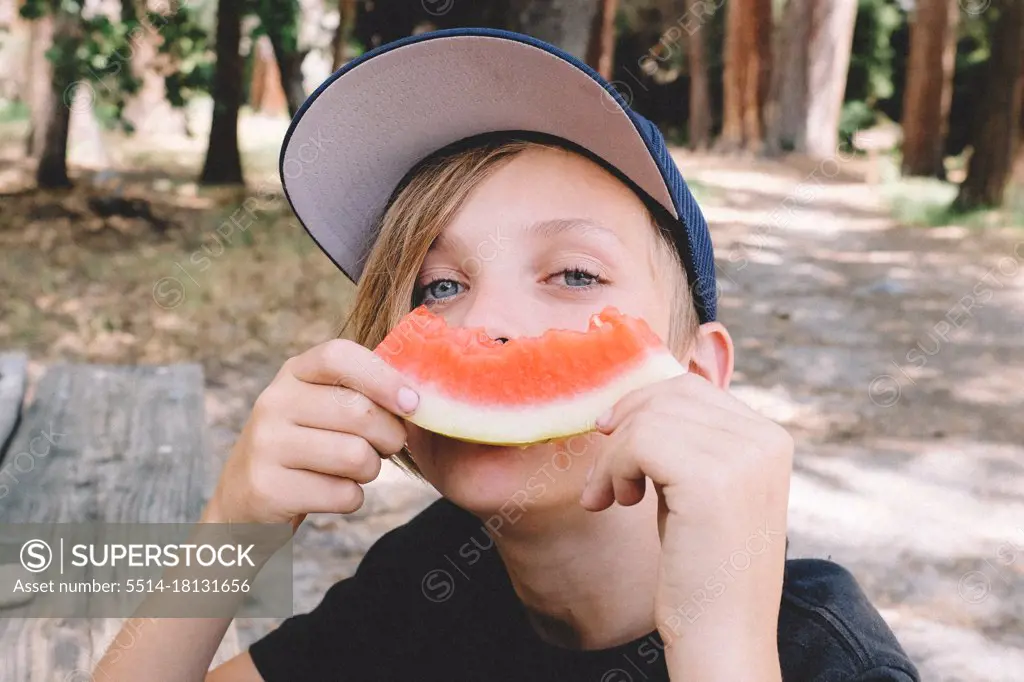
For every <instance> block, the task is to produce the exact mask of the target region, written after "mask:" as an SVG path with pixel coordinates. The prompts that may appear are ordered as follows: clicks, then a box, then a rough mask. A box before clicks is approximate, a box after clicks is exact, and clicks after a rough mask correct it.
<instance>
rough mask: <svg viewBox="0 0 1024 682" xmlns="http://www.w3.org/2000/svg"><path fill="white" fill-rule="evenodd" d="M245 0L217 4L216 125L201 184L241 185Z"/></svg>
mask: <svg viewBox="0 0 1024 682" xmlns="http://www.w3.org/2000/svg"><path fill="white" fill-rule="evenodd" d="M242 7H243V2H242V0H218V1H217V33H216V50H217V64H216V66H215V68H214V73H213V89H212V92H211V94H212V95H213V122H212V124H211V125H210V143H209V146H208V147H207V149H206V162H205V163H204V164H203V172H202V175H201V176H200V177H199V182H200V183H202V184H204V185H236V184H237V185H240V184H242V183H243V181H242V158H241V154H240V153H239V151H238V110H239V109H240V108H241V106H242V73H243V63H242V56H241V55H240V54H239V53H238V48H239V46H240V44H241V41H242Z"/></svg>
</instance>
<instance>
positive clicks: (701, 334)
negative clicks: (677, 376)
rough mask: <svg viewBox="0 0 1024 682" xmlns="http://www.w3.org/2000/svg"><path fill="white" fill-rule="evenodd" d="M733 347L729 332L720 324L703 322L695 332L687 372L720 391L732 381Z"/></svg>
mask: <svg viewBox="0 0 1024 682" xmlns="http://www.w3.org/2000/svg"><path fill="white" fill-rule="evenodd" d="M734 360H735V347H734V346H733V343H732V337H731V336H729V331H728V330H727V329H726V328H725V326H724V325H723V324H722V323H721V322H705V323H704V324H702V325H701V326H700V329H699V330H698V332H697V338H696V340H695V341H694V345H693V352H692V353H691V354H690V367H689V370H690V371H691V372H693V373H694V374H699V375H700V376H702V377H704V378H705V379H707V380H708V381H710V382H711V383H712V384H714V385H715V386H718V387H719V388H721V389H727V388H729V383H730V382H731V381H732V370H733V361H734Z"/></svg>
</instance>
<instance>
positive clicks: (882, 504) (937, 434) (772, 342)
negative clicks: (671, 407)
mask: <svg viewBox="0 0 1024 682" xmlns="http://www.w3.org/2000/svg"><path fill="white" fill-rule="evenodd" d="M679 160H680V163H681V165H682V167H683V170H684V173H685V174H687V176H688V177H692V178H696V180H697V185H698V186H699V187H700V188H701V189H703V190H704V193H705V194H708V195H710V196H711V197H712V199H713V201H710V202H707V206H706V213H707V214H708V219H709V222H710V223H711V225H712V230H713V234H714V239H715V245H716V250H717V254H718V265H719V277H718V279H719V283H720V286H721V293H722V303H721V319H722V321H723V322H724V323H725V324H726V325H727V327H728V328H729V329H730V331H731V333H732V334H733V336H734V337H735V339H736V342H737V348H738V358H737V377H736V384H735V391H736V393H737V394H739V395H740V396H741V397H743V398H744V399H746V400H747V401H748V402H750V403H751V404H753V405H755V406H756V407H758V408H759V409H760V410H761V411H762V412H764V413H765V414H767V415H769V416H772V417H773V418H775V419H777V420H778V421H780V422H781V423H783V424H785V425H786V426H787V428H789V430H790V431H791V432H792V433H794V435H795V436H796V437H797V443H798V446H797V447H798V452H797V458H796V462H795V467H794V478H793V487H792V494H791V511H790V530H791V535H790V537H791V541H792V545H791V548H790V555H791V556H818V557H831V558H832V559H834V560H836V561H839V562H840V563H842V564H843V565H845V566H847V567H849V568H850V569H851V570H852V571H853V572H854V574H855V575H856V576H857V578H858V580H859V581H860V582H861V584H862V585H863V586H864V587H865V589H866V590H867V591H868V592H869V594H870V595H871V597H872V598H873V599H874V600H875V602H876V603H877V604H878V605H879V607H880V608H881V609H882V610H883V613H884V615H885V616H886V618H887V619H888V620H889V622H890V623H891V624H892V626H893V628H894V629H895V630H896V632H897V634H898V635H899V636H900V638H901V640H902V641H903V642H904V644H905V645H906V647H907V649H908V650H909V652H910V653H911V655H912V657H913V658H914V659H915V661H917V662H918V663H919V664H920V666H921V668H922V673H923V676H924V679H930V680H1011V679H1016V675H1017V673H1015V672H1012V671H1019V670H1024V636H1022V634H1021V633H1024V602H1022V601H1021V599H1020V598H1019V595H1020V594H1021V590H1022V589H1024V420H1022V419H1021V418H1020V415H1021V413H1022V410H1024V393H1022V392H1021V389H1020V387H1021V386H1022V385H1024V231H1021V230H1020V229H999V228H992V229H984V230H980V229H975V230H968V229H965V228H961V227H957V226H948V227H942V228H909V227H904V226H900V225H895V224H893V223H892V221H891V220H890V218H889V212H888V207H887V206H884V205H883V204H882V202H881V200H880V198H879V194H880V193H879V192H878V190H877V189H876V188H872V187H869V186H867V185H864V184H862V183H860V182H857V181H846V182H831V183H821V184H819V183H816V182H815V181H814V180H813V179H809V177H808V175H807V174H806V173H801V172H794V171H793V169H787V170H785V171H782V172H779V173H770V172H769V173H766V172H765V169H764V167H763V166H761V167H760V168H758V169H757V170H750V169H748V168H745V167H743V165H742V164H734V165H733V167H731V168H723V163H722V161H721V160H719V159H703V158H700V157H692V156H680V158H679ZM751 188H756V189H751Z"/></svg>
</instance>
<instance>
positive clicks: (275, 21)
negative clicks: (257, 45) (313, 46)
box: [247, 0, 301, 52]
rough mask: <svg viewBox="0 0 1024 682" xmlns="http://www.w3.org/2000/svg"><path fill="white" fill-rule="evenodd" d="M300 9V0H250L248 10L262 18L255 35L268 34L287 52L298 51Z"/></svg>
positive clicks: (254, 32)
mask: <svg viewBox="0 0 1024 682" xmlns="http://www.w3.org/2000/svg"><path fill="white" fill-rule="evenodd" d="M300 9H301V8H300V7H299V2H298V0H248V7H247V11H248V12H251V13H253V14H255V15H256V16H257V17H259V19H260V25H259V27H258V28H256V29H255V30H254V31H253V34H252V35H253V37H254V38H256V37H258V36H260V35H262V34H266V35H268V36H270V39H271V40H272V41H273V42H274V43H276V44H278V45H280V46H281V47H282V48H283V49H284V50H285V51H286V52H295V51H297V50H298V49H299V12H300Z"/></svg>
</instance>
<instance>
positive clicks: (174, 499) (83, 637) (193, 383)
mask: <svg viewBox="0 0 1024 682" xmlns="http://www.w3.org/2000/svg"><path fill="white" fill-rule="evenodd" d="M204 425H205V422H204V418H203V374H202V369H201V368H200V367H199V366H198V365H191V364H182V365H172V366H150V367H146V366H139V367H128V366H98V365H60V366H55V367H53V368H51V369H50V370H49V371H47V372H46V374H45V375H44V376H43V378H42V379H41V381H40V383H39V386H38V389H37V391H36V394H35V399H34V400H33V401H32V403H31V404H30V405H29V407H28V409H27V410H26V411H25V414H24V418H23V419H22V421H21V424H20V425H19V426H18V428H17V430H16V432H15V435H14V438H13V440H12V441H11V444H10V447H9V448H8V450H7V456H6V458H5V466H7V467H8V468H9V469H10V468H11V467H12V466H13V465H15V464H17V467H16V468H14V469H13V470H12V471H13V475H14V476H16V477H17V483H12V482H11V481H10V480H9V479H7V480H5V481H4V483H6V484H8V486H9V490H8V491H7V494H6V496H5V497H3V499H0V523H62V522H82V521H105V522H176V521H185V522H188V521H195V520H196V519H197V518H198V517H199V514H200V512H201V511H202V506H203V504H204V501H205V494H204V492H205V491H204V489H203V485H204V481H205V480H206V476H205V474H206V472H205V451H204V446H203V431H204ZM40 436H42V438H40ZM33 439H36V440H35V441H33ZM44 447H45V448H46V450H45V451H44ZM14 458H17V463H16V462H15V459H14ZM0 615H2V614H0ZM120 625H121V620H120V619H85V618H77V619H75V618H62V619H56V618H53V619H17V618H0V680H12V681H17V682H44V681H45V682H53V681H54V680H57V681H66V682H79V680H83V681H84V680H91V677H90V674H89V672H90V671H91V669H92V667H93V664H94V663H95V662H96V661H97V660H99V658H100V657H101V656H102V655H103V652H104V650H105V648H106V646H107V645H108V644H109V643H110V641H111V640H112V639H113V638H114V636H115V635H116V634H117V632H118V629H119V628H120ZM237 650H238V642H237V635H236V634H235V632H234V628H232V629H231V630H229V632H228V635H227V636H226V637H225V640H224V643H223V644H222V646H221V651H220V652H219V654H218V661H219V660H223V659H226V658H230V657H231V656H233V655H234V654H235V653H236V652H237Z"/></svg>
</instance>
